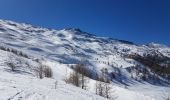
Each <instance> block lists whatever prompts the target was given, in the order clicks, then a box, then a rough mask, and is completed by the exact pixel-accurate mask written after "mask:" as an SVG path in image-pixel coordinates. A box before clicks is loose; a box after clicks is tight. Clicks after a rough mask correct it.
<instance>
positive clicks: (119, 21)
mask: <svg viewBox="0 0 170 100" xmlns="http://www.w3.org/2000/svg"><path fill="white" fill-rule="evenodd" d="M0 18H1V19H8V20H13V21H17V22H26V23H31V24H34V25H39V26H43V27H47V28H55V29H62V28H68V27H73V28H80V29H81V30H83V31H86V32H89V33H93V34H96V35H98V36H106V37H112V38H117V39H123V40H128V41H132V42H134V43H137V44H146V43H148V42H152V41H153V42H158V43H163V44H167V45H169V46H170V0H0Z"/></svg>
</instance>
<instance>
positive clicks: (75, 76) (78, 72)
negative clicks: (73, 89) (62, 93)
mask: <svg viewBox="0 0 170 100" xmlns="http://www.w3.org/2000/svg"><path fill="white" fill-rule="evenodd" d="M89 71H90V70H89V69H87V68H85V67H84V65H83V64H77V65H76V66H75V67H74V71H73V72H72V73H70V75H69V77H68V78H67V79H66V80H65V81H66V82H67V83H71V84H73V85H75V86H77V87H81V88H82V89H85V90H87V83H88V77H91V73H90V72H89Z"/></svg>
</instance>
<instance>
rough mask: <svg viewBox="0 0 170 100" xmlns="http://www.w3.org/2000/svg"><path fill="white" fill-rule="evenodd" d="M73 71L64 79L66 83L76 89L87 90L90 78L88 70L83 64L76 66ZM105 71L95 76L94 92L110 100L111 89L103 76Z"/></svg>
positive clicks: (107, 80)
mask: <svg viewBox="0 0 170 100" xmlns="http://www.w3.org/2000/svg"><path fill="white" fill-rule="evenodd" d="M73 68H74V71H73V72H72V73H71V74H70V75H69V77H68V78H66V79H65V81H66V83H71V84H73V85H75V86H77V87H80V88H82V89H85V90H87V89H88V88H89V87H88V82H89V78H92V75H91V73H90V70H89V69H88V68H86V66H84V64H76V65H75V67H73ZM106 73H107V69H103V70H102V75H100V76H99V75H96V84H95V92H96V94H97V95H100V96H103V97H105V98H108V99H110V98H112V96H111V93H112V87H111V85H110V80H109V78H108V77H107V76H106V75H105V74H106Z"/></svg>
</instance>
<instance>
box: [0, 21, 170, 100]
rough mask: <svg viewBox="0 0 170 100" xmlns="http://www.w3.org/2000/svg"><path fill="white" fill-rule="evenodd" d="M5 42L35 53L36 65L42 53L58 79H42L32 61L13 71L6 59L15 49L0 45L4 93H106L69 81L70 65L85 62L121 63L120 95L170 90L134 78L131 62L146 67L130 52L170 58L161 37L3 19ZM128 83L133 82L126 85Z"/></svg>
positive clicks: (153, 95) (92, 98)
mask: <svg viewBox="0 0 170 100" xmlns="http://www.w3.org/2000/svg"><path fill="white" fill-rule="evenodd" d="M0 46H3V47H7V48H12V49H16V50H18V51H22V52H24V53H25V54H27V55H28V56H29V57H28V58H24V59H25V62H27V63H29V64H30V65H32V67H33V68H34V66H36V64H37V62H36V61H35V60H34V59H42V61H43V62H44V63H46V64H48V65H49V66H51V68H52V69H53V72H54V77H53V79H48V78H45V79H42V80H40V79H37V78H36V77H35V75H34V73H32V71H31V70H30V68H27V66H26V65H27V64H22V66H25V67H24V68H23V70H21V71H22V72H23V73H11V72H9V71H8V70H7V69H8V68H6V65H5V63H4V62H5V61H6V60H7V59H8V58H7V57H9V56H8V55H9V53H10V52H8V51H3V50H0V60H1V62H0V63H1V64H0V67H1V68H0V71H1V73H0V74H1V77H0V84H2V85H0V86H1V89H0V99H5V100H6V99H21V100H22V99H23V100H25V99H30V100H32V99H34V100H37V99H39V100H42V99H45V100H56V99H59V100H62V99H63V100H67V99H68V98H69V99H73V100H86V99H87V100H99V99H101V100H102V99H104V98H102V97H99V96H97V95H95V93H94V91H93V90H89V91H85V90H81V89H79V88H77V87H74V86H71V85H68V84H65V83H64V81H63V78H64V77H65V75H66V73H65V69H67V68H68V67H67V66H69V65H71V64H76V63H79V62H83V63H85V65H86V67H88V68H89V69H91V73H93V75H96V73H98V74H100V73H101V69H103V68H107V69H108V72H109V73H111V72H114V71H115V70H116V69H119V70H120V72H121V74H122V76H121V77H118V79H115V80H112V81H113V83H112V84H113V87H114V90H115V94H116V96H117V100H125V99H127V98H129V99H128V100H137V99H139V100H143V99H144V100H152V99H153V100H161V99H162V97H163V96H164V95H167V91H168V92H170V88H169V87H163V86H161V85H160V84H159V86H155V85H151V84H150V83H153V82H150V81H149V82H145V81H142V80H141V79H136V78H135V79H133V78H131V77H132V76H133V72H132V73H130V72H129V71H128V69H129V68H131V67H133V66H135V65H137V64H139V65H140V66H141V67H145V66H144V65H143V64H141V63H140V62H137V61H136V60H134V59H132V58H127V57H125V56H126V55H131V54H138V55H141V56H143V55H145V54H154V53H155V54H157V55H158V56H161V57H162V56H163V57H167V58H170V47H168V46H165V45H161V44H156V43H150V44H148V45H135V44H133V43H131V42H128V41H122V40H116V39H111V38H106V37H97V36H95V35H92V34H89V33H86V32H82V31H81V30H79V29H73V28H70V29H63V30H53V29H47V28H41V27H37V26H32V25H30V24H24V23H16V22H12V21H7V20H0ZM153 52H154V53H153ZM5 54H6V55H5ZM10 55H11V54H10ZM14 56H16V55H14ZM16 58H17V57H16ZM14 59H15V58H14ZM58 62H59V63H58ZM68 69H69V68H68ZM25 70H26V71H25ZM69 70H71V69H69ZM25 72H26V73H25ZM150 74H151V75H152V73H150ZM93 77H95V76H93ZM134 77H136V76H134ZM120 79H121V81H119V80H120ZM18 80H20V81H18ZM56 80H57V81H58V84H59V85H57V86H58V87H57V89H54V83H55V81H56ZM136 80H137V81H136ZM90 81H91V82H90V83H92V84H90V87H91V88H93V87H94V82H93V81H94V80H92V79H91V80H90ZM165 81H168V80H165ZM125 85H126V86H127V87H128V88H124V86H125ZM166 86H167V84H166ZM4 91H6V92H4ZM65 95H67V96H65ZM1 97H2V98H1Z"/></svg>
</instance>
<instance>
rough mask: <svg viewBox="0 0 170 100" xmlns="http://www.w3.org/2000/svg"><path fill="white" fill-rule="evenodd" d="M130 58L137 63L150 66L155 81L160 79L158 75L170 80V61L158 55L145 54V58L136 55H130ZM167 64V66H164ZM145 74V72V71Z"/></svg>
mask: <svg viewBox="0 0 170 100" xmlns="http://www.w3.org/2000/svg"><path fill="white" fill-rule="evenodd" d="M128 57H130V58H133V59H135V60H136V61H138V62H140V63H142V64H144V65H145V66H148V68H149V69H150V70H151V72H152V73H153V79H156V78H158V77H157V75H159V76H162V77H164V78H167V79H168V80H170V59H169V58H167V57H164V56H162V55H161V56H159V55H158V54H155V55H150V54H145V55H143V56H140V55H137V54H134V55H128ZM162 63H165V64H162ZM144 73H145V71H144Z"/></svg>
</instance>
